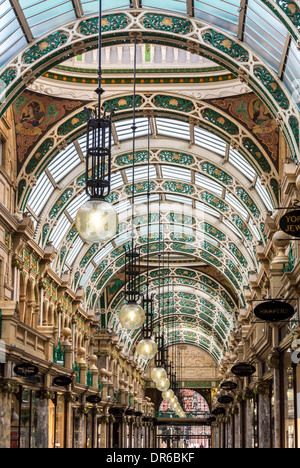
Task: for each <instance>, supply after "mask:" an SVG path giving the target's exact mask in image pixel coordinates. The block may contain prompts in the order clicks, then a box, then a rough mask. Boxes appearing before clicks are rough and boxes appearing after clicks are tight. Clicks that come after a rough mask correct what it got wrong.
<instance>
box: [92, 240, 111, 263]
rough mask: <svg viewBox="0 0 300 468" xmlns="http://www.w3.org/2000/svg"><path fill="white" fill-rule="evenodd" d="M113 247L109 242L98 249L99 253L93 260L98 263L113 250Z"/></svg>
mask: <svg viewBox="0 0 300 468" xmlns="http://www.w3.org/2000/svg"><path fill="white" fill-rule="evenodd" d="M113 248H114V247H113V245H112V243H111V242H110V243H109V244H107V245H106V246H105V247H104V248H102V249H100V251H99V253H98V254H97V255H96V256H95V258H94V262H95V263H96V264H97V265H98V264H99V263H100V262H101V260H102V259H103V258H104V257H105V256H106V255H108V254H109V253H110V252H111V251H112V250H113Z"/></svg>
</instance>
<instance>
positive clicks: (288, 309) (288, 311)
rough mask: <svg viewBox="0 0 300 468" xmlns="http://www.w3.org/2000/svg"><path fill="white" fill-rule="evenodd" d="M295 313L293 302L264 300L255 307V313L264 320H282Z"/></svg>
mask: <svg viewBox="0 0 300 468" xmlns="http://www.w3.org/2000/svg"><path fill="white" fill-rule="evenodd" d="M294 314H295V310H294V308H293V307H292V306H291V304H288V303H287V302H282V301H270V302H262V303H261V304H259V305H258V306H257V307H255V309H254V315H255V317H257V318H258V319H260V320H263V321H264V322H282V321H284V320H289V319H290V318H291V317H293V315H294Z"/></svg>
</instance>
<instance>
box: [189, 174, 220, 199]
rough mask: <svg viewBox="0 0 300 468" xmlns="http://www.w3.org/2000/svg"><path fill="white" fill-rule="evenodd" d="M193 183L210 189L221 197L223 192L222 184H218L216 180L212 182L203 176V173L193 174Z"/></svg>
mask: <svg viewBox="0 0 300 468" xmlns="http://www.w3.org/2000/svg"><path fill="white" fill-rule="evenodd" d="M195 184H196V185H198V186H199V187H201V188H205V189H208V190H211V191H212V192H214V193H215V194H216V195H218V196H219V197H222V194H223V187H222V185H220V184H218V183H217V182H214V181H213V180H211V179H210V178H209V177H205V176H204V175H202V174H198V173H197V174H195Z"/></svg>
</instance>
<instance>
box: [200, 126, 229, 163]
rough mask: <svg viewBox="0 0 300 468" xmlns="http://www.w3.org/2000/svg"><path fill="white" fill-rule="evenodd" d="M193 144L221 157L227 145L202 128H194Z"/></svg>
mask: <svg viewBox="0 0 300 468" xmlns="http://www.w3.org/2000/svg"><path fill="white" fill-rule="evenodd" d="M195 144H196V145H198V146H201V148H205V149H208V150H210V151H213V152H214V153H217V154H219V155H221V156H225V153H226V147H227V143H226V142H225V141H224V140H222V138H219V137H218V136H216V135H214V134H213V133H211V132H208V131H206V130H203V128H199V127H195Z"/></svg>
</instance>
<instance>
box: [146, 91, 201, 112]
mask: <svg viewBox="0 0 300 468" xmlns="http://www.w3.org/2000/svg"><path fill="white" fill-rule="evenodd" d="M154 104H155V106H156V107H161V108H163V109H171V110H176V111H180V112H187V113H189V112H192V110H193V109H194V104H193V102H192V101H189V100H188V99H183V98H177V97H174V96H162V95H158V96H155V98H154Z"/></svg>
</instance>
